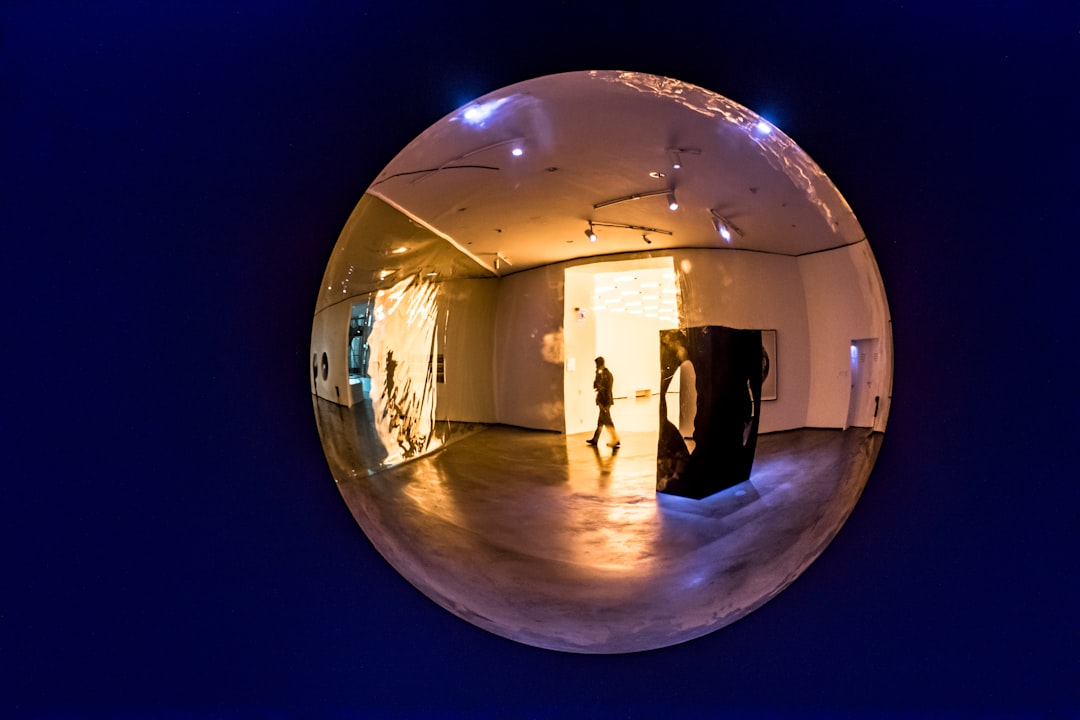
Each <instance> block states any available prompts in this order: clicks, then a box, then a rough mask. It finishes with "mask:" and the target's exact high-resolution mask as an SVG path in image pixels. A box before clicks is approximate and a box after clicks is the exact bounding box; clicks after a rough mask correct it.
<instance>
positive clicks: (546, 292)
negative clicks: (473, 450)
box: [495, 265, 564, 432]
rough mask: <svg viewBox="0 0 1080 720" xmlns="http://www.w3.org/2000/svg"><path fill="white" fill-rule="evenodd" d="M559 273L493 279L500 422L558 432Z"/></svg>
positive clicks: (551, 269) (554, 268) (555, 269)
mask: <svg viewBox="0 0 1080 720" xmlns="http://www.w3.org/2000/svg"><path fill="white" fill-rule="evenodd" d="M563 270H564V266H562V265H549V266H546V267H542V268H537V269H535V270H529V271H526V272H521V273H516V274H514V275H510V276H508V277H504V278H503V279H502V280H501V281H499V294H498V308H497V310H496V313H495V411H496V415H497V416H498V418H499V422H501V423H507V424H509V425H518V426H520V427H527V428H535V429H538V430H556V431H560V432H561V431H562V430H563V428H564V419H563V418H564V413H563V333H562V328H563Z"/></svg>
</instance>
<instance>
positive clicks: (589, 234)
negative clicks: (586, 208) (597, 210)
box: [585, 222, 596, 242]
mask: <svg viewBox="0 0 1080 720" xmlns="http://www.w3.org/2000/svg"><path fill="white" fill-rule="evenodd" d="M585 237H587V238H589V242H596V231H595V230H593V226H592V223H591V222H590V223H589V229H588V230H586V231H585Z"/></svg>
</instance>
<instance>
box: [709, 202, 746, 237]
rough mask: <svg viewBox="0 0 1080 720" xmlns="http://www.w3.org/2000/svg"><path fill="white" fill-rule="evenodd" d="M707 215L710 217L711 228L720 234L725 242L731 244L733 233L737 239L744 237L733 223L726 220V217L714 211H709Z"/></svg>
mask: <svg viewBox="0 0 1080 720" xmlns="http://www.w3.org/2000/svg"><path fill="white" fill-rule="evenodd" d="M709 214H710V215H711V216H712V222H713V228H715V230H716V232H717V233H719V234H720V237H722V238H723V239H724V240H725V241H727V242H731V233H732V232H735V233H736V234H737V235H738V236H739V237H744V236H745V233H744V232H743V231H742V229H741V228H740V227H739V226H738V225H736V224H735V223H733V222H731V221H730V220H728V219H727V218H726V217H724V216H723V215H721V214H720V213H718V212H717V211H716V210H709Z"/></svg>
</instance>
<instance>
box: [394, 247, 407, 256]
mask: <svg viewBox="0 0 1080 720" xmlns="http://www.w3.org/2000/svg"><path fill="white" fill-rule="evenodd" d="M390 252H392V253H394V254H395V255H400V254H401V253H405V252H409V248H407V247H396V248H394V249H393V250H391V251H390Z"/></svg>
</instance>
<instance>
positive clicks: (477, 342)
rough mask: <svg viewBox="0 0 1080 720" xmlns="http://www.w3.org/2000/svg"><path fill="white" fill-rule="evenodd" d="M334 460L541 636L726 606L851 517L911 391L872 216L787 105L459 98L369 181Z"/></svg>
mask: <svg viewBox="0 0 1080 720" xmlns="http://www.w3.org/2000/svg"><path fill="white" fill-rule="evenodd" d="M311 352H312V357H313V358H315V357H318V358H320V359H321V362H320V365H319V366H318V368H313V370H315V371H314V372H312V374H311V393H312V402H313V404H314V410H315V417H316V421H317V423H318V428H319V433H320V436H321V438H322V443H323V448H324V450H325V453H326V457H327V460H328V462H329V466H330V469H331V472H332V474H333V477H334V480H335V481H336V483H337V485H338V488H339V489H340V491H341V495H342V497H343V498H344V500H345V502H346V503H347V504H348V506H349V508H350V510H351V511H352V513H353V515H354V516H355V518H356V520H357V522H358V523H359V525H360V526H361V528H362V529H363V531H364V533H366V535H367V537H368V538H369V539H370V540H371V542H372V544H373V545H374V546H375V547H376V549H377V550H378V551H379V552H380V553H381V554H382V555H383V557H385V558H386V560H387V561H388V562H389V563H390V564H391V565H392V566H393V567H394V568H395V569H396V570H397V571H398V572H399V573H400V574H401V575H402V576H403V577H404V578H405V579H407V580H408V581H409V582H410V583H412V585H414V586H415V587H416V588H418V589H419V590H420V591H421V592H423V593H424V594H425V595H427V596H428V597H429V598H431V599H432V600H434V601H435V602H436V603H438V604H439V605H441V606H442V607H443V608H445V609H447V610H449V611H450V612H452V613H454V614H456V615H458V616H459V617H461V618H463V619H465V620H467V621H469V622H470V623H473V624H475V625H477V626H479V627H481V628H484V629H486V630H489V631H491V632H493V633H496V634H498V635H501V636H503V637H506V638H510V639H512V640H516V641H519V642H522V643H526V644H529V645H533V646H538V647H542V648H549V649H553V650H560V651H567V652H577V653H623V652H634V651H642V650H649V649H654V648H659V647H665V646H668V645H674V644H676V643H681V642H684V641H687V640H691V639H693V638H696V637H700V636H702V635H705V634H707V633H710V632H712V631H714V630H717V629H719V628H722V627H724V626H725V625H728V624H730V623H732V622H734V621H735V620H738V619H739V618H741V617H743V616H744V615H746V614H747V613H749V612H751V611H753V610H754V609H755V608H757V607H759V606H760V605H762V604H763V603H765V602H766V601H768V600H769V599H770V598H772V597H774V596H775V595H776V594H777V593H779V592H780V591H781V590H783V589H784V588H785V587H787V586H788V585H789V584H790V583H791V582H792V581H794V580H795V578H797V577H798V576H799V574H800V573H801V572H802V571H803V570H805V569H806V567H807V566H808V565H809V564H810V563H811V562H813V560H814V559H815V558H816V557H817V556H818V555H819V554H820V553H821V552H822V551H823V550H824V548H825V547H826V545H828V543H829V541H830V540H832V538H833V537H834V536H835V535H836V533H837V532H838V531H839V529H840V527H841V525H842V524H843V523H844V521H845V519H846V518H847V517H848V515H849V514H850V513H851V511H852V509H853V507H854V505H855V503H856V501H857V500H858V498H859V495H860V493H861V492H862V490H863V488H864V486H865V484H866V482H867V478H868V477H869V474H870V471H871V468H872V467H873V464H874V461H875V459H876V457H877V454H878V450H879V448H880V446H881V441H882V436H883V432H884V430H885V425H886V421H887V418H888V413H889V404H890V401H891V393H892V368H893V349H892V336H891V330H890V320H889V310H888V305H887V302H886V298H885V291H884V287H883V285H882V281H881V276H880V274H879V272H878V268H877V264H876V262H875V260H874V256H873V254H872V252H871V250H870V246H869V244H868V242H867V238H866V236H865V235H864V233H863V231H862V228H861V227H860V225H859V223H858V221H857V220H856V219H855V216H854V214H853V213H852V211H851V209H850V208H849V207H848V205H847V203H846V202H845V201H844V199H843V197H842V196H841V195H840V193H839V192H838V191H837V189H836V188H835V187H834V186H833V184H832V182H830V180H829V179H828V177H826V175H825V174H824V173H823V172H822V170H821V169H820V168H819V167H818V166H817V165H816V164H815V163H814V162H813V161H812V160H811V159H810V158H809V157H808V156H807V155H806V154H805V153H804V152H803V151H802V150H801V149H800V148H799V147H798V146H797V145H796V144H795V143H794V142H793V141H792V140H791V139H790V138H788V137H787V136H786V135H785V134H784V133H783V132H782V131H781V130H780V129H779V128H777V127H775V126H774V125H772V124H771V123H769V122H768V121H767V120H765V119H763V118H761V117H759V116H758V115H756V114H755V113H753V112H752V111H750V110H748V109H747V108H745V107H743V106H741V105H739V104H737V103H735V102H732V101H731V100H728V99H726V98H724V97H722V96H720V95H717V94H716V93H714V92H710V91H708V90H705V89H702V88H700V87H696V86H694V85H690V84H687V83H683V82H679V81H677V80H673V79H669V78H663V77H657V76H654V75H648V74H643V73H634V72H617V71H591V72H572V73H564V74H558V75H551V76H546V77H541V78H537V79H534V80H528V81H525V82H522V83H519V84H516V85H512V86H510V87H506V88H503V89H501V90H497V91H495V92H493V93H490V94H488V95H485V96H483V97H481V98H479V99H477V100H475V101H473V102H470V103H468V104H467V105H465V106H464V107H461V108H459V109H458V110H456V111H454V112H453V113H451V114H450V115H447V116H446V117H444V118H443V119H441V120H439V121H438V122H437V123H435V124H434V125H432V126H431V127H430V128H428V129H427V130H425V131H424V132H423V133H422V134H421V135H420V136H419V137H417V138H416V139H415V140H414V141H413V142H412V143H410V144H409V145H408V146H407V147H406V148H405V149H404V150H402V151H401V152H400V153H399V154H398V155H397V156H396V157H395V158H394V159H393V160H392V161H391V162H390V164H389V165H388V166H387V167H386V168H385V169H384V170H383V172H382V173H381V174H380V175H379V176H378V177H376V178H375V179H374V181H373V182H372V183H371V186H370V187H369V188H368V190H367V191H366V192H365V193H364V195H363V197H361V198H360V201H359V204H358V205H357V206H356V209H355V210H354V211H353V213H352V215H351V217H350V218H349V220H348V222H347V224H346V226H345V228H344V230H343V231H342V233H341V236H340V238H339V239H338V242H337V244H336V246H335V247H334V250H333V253H332V256H331V258H330V261H329V264H328V266H327V269H326V274H325V276H324V278H323V282H322V286H321V287H320V289H319V294H318V301H317V304H316V308H315V316H314V321H313V327H312V335H311Z"/></svg>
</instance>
